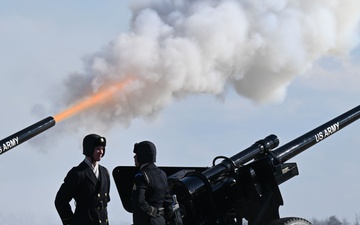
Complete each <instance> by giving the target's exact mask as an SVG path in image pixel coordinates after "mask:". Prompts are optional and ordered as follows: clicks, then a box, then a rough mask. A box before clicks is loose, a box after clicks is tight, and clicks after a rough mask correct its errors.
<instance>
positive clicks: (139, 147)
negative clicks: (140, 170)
mask: <svg viewBox="0 0 360 225" xmlns="http://www.w3.org/2000/svg"><path fill="white" fill-rule="evenodd" d="M134 153H135V154H136V158H137V161H138V162H139V163H140V164H144V163H150V162H156V147H155V145H154V143H152V142H150V141H142V142H139V143H135V145H134Z"/></svg>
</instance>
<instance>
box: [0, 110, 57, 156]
mask: <svg viewBox="0 0 360 225" xmlns="http://www.w3.org/2000/svg"><path fill="white" fill-rule="evenodd" d="M54 125H55V119H54V118H53V117H51V116H49V117H47V118H45V119H42V120H40V121H39V122H37V123H34V124H32V125H30V126H28V127H26V128H24V129H22V130H21V131H18V132H16V133H14V134H12V135H10V136H9V137H7V138H4V139H2V140H1V141H0V155H1V154H3V153H5V152H7V151H9V150H11V149H12V148H14V147H16V146H18V145H19V144H21V143H23V142H25V141H27V140H29V139H30V138H32V137H34V136H36V135H38V134H40V133H42V132H44V131H45V130H47V129H49V128H50V127H52V126H54Z"/></svg>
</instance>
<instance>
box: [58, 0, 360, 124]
mask: <svg viewBox="0 0 360 225" xmlns="http://www.w3.org/2000/svg"><path fill="white" fill-rule="evenodd" d="M132 13H133V14H132V22H131V29H130V31H129V32H128V33H123V34H120V35H119V36H118V37H116V38H115V39H114V40H112V41H111V42H110V43H109V44H108V45H106V46H104V48H103V49H101V50H100V51H99V52H97V53H95V54H93V55H91V56H88V57H87V59H86V60H85V61H84V64H85V69H84V72H82V73H76V74H72V75H70V76H69V77H68V78H67V80H66V82H65V83H66V85H65V88H66V90H65V91H64V95H63V96H62V97H64V98H63V102H64V105H65V106H62V107H63V108H62V109H64V107H65V108H66V107H69V106H70V105H71V104H74V103H76V102H78V101H79V100H81V99H82V98H84V97H86V96H88V95H90V94H92V93H96V92H97V91H98V90H99V89H100V88H101V87H102V86H105V85H108V84H114V83H118V82H120V81H122V80H124V79H126V78H127V77H129V76H131V77H133V78H134V81H133V82H131V83H130V84H129V85H128V87H126V89H125V90H124V91H123V92H121V93H118V94H117V95H116V96H114V98H113V99H112V100H111V101H108V102H104V103H102V104H99V105H98V106H97V107H95V108H92V109H91V110H88V111H87V112H84V113H81V114H80V115H78V116H77V121H79V122H81V120H82V119H85V118H88V117H89V116H93V117H96V118H97V121H99V122H101V124H103V125H104V126H107V125H108V124H110V123H114V122H119V123H122V124H125V125H129V124H130V123H131V121H132V120H133V119H134V118H137V117H143V118H148V117H150V118H151V116H152V115H155V114H156V113H157V112H159V111H160V110H161V109H162V108H164V107H165V106H167V105H169V104H170V103H171V102H172V101H173V100H175V99H179V98H183V97H186V96H188V95H193V94H199V93H208V94H213V95H217V96H225V95H226V92H227V90H228V89H229V88H234V90H236V92H237V93H238V94H239V95H240V96H242V97H245V98H248V99H251V100H252V101H254V102H256V103H268V102H281V101H282V100H283V99H284V97H285V95H286V89H287V86H288V85H289V84H290V83H291V81H292V80H293V79H294V78H295V77H296V76H298V75H300V74H303V73H304V72H305V71H307V70H308V69H309V68H311V67H312V66H313V64H314V62H316V61H317V60H318V59H321V58H322V57H324V56H337V55H342V54H347V53H348V52H350V51H351V50H352V49H353V48H355V47H356V46H358V45H359V33H360V32H359V23H360V1H358V0H341V1H340V0H291V1H286V0H258V1H252V0H242V1H240V0H237V1H236V0H181V1H180V0H172V1H170V0H166V1H161V0H157V1H156V0H152V1H151V0H149V1H138V2H137V3H134V4H133V5H132Z"/></svg>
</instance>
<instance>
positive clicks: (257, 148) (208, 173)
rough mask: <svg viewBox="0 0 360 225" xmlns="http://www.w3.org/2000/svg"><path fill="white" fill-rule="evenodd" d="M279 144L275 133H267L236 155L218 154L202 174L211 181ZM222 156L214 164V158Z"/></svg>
mask: <svg viewBox="0 0 360 225" xmlns="http://www.w3.org/2000/svg"><path fill="white" fill-rule="evenodd" d="M278 145H279V139H278V137H277V136H276V135H273V134H271V135H269V136H267V137H265V138H264V139H262V140H259V141H257V142H255V143H254V144H253V145H251V146H250V147H248V148H246V149H244V150H243V151H241V152H239V153H237V154H236V155H234V156H232V157H230V158H227V157H225V156H218V157H216V158H215V159H214V161H213V167H211V168H209V169H207V170H205V171H204V172H203V175H204V176H205V177H206V178H207V179H208V180H209V181H212V180H214V179H216V178H217V177H219V176H220V175H221V174H224V173H225V172H228V171H230V170H233V169H234V167H238V166H240V165H242V164H245V163H247V162H249V161H251V160H253V159H254V158H255V157H257V156H258V155H262V154H264V153H265V152H268V151H270V150H271V149H274V148H276V147H277V146H278ZM220 158H224V160H223V161H222V162H221V163H219V164H217V165H214V164H215V160H217V159H220Z"/></svg>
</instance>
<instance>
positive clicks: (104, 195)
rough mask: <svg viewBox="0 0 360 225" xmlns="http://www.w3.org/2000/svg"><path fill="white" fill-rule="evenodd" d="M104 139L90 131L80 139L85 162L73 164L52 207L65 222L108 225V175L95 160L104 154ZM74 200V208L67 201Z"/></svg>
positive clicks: (97, 160) (83, 224) (76, 224)
mask: <svg viewBox="0 0 360 225" xmlns="http://www.w3.org/2000/svg"><path fill="white" fill-rule="evenodd" d="M105 146H106V139H105V138H104V137H101V136H99V135H97V134H89V135H87V136H85V138H84V140H83V154H84V155H85V159H84V161H82V162H81V163H80V164H79V165H78V166H76V167H73V168H72V169H71V170H70V171H69V172H68V174H67V175H66V177H65V179H64V183H63V184H62V185H61V187H60V189H59V191H58V192H57V194H56V198H55V207H56V210H57V212H58V213H59V216H60V218H61V220H62V223H63V224H64V225H65V224H66V225H108V224H109V221H108V215H107V214H108V213H107V203H108V202H109V201H110V196H109V191H110V175H109V172H108V170H107V169H106V168H105V167H103V166H101V165H100V164H99V163H98V162H99V161H100V159H101V158H102V157H103V156H104V154H105ZM72 199H74V200H75V211H74V212H73V211H72V209H71V206H70V201H71V200H72Z"/></svg>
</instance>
